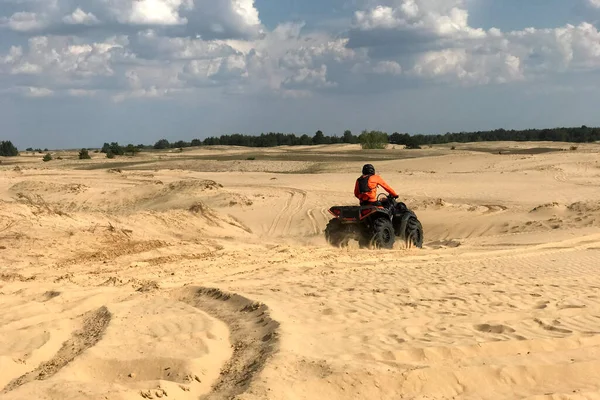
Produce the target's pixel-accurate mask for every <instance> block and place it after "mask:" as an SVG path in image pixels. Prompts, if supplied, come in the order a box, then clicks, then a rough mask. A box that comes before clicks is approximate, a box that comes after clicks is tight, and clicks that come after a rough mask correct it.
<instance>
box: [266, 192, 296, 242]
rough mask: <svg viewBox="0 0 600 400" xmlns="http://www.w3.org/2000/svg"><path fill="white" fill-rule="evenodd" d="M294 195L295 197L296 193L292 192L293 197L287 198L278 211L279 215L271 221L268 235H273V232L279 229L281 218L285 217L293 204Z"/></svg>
mask: <svg viewBox="0 0 600 400" xmlns="http://www.w3.org/2000/svg"><path fill="white" fill-rule="evenodd" d="M293 197H294V195H293V193H292V194H291V197H289V198H287V199H286V201H285V205H284V206H283V208H282V209H281V210H280V211H279V212H278V213H277V215H276V216H275V219H273V222H271V226H269V230H268V231H267V235H268V236H273V234H274V233H275V230H276V229H277V225H279V221H280V220H281V217H283V215H284V214H285V213H286V212H287V211H288V210H289V208H290V206H291V204H292V199H293Z"/></svg>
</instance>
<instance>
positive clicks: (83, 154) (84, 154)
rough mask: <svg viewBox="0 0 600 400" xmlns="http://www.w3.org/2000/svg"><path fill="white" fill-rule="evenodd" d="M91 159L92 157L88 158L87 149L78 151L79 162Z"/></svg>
mask: <svg viewBox="0 0 600 400" xmlns="http://www.w3.org/2000/svg"><path fill="white" fill-rule="evenodd" d="M91 158H92V157H91V156H90V153H89V150H88V149H81V151H79V159H80V160H90V159H91Z"/></svg>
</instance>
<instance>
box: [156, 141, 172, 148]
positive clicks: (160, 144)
mask: <svg viewBox="0 0 600 400" xmlns="http://www.w3.org/2000/svg"><path fill="white" fill-rule="evenodd" d="M170 147H171V144H170V143H169V141H168V140H167V139H160V140H159V141H158V142H156V143H155V144H154V148H155V149H157V150H164V149H168V148H170Z"/></svg>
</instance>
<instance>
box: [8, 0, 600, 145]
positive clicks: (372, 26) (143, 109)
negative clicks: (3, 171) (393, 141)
mask: <svg viewBox="0 0 600 400" xmlns="http://www.w3.org/2000/svg"><path fill="white" fill-rule="evenodd" d="M599 20H600V0H527V1H517V0H502V1H498V0H320V1H316V0H304V1H299V0H287V1H286V0H278V1H276V0H256V1H253V0H237V1H233V0H211V1H210V2H209V1H206V0H139V1H133V0H88V1H86V2H84V1H82V0H29V1H23V0H3V1H2V2H0V119H1V120H2V122H3V123H2V125H1V130H0V139H2V140H4V139H9V140H12V141H13V142H14V143H15V144H17V146H18V147H19V148H25V147H30V146H32V147H49V148H64V147H73V148H75V147H83V146H86V147H92V146H100V145H102V143H103V142H105V141H119V142H121V143H130V142H131V143H136V144H137V143H153V142H155V141H156V140H158V139H159V138H162V137H165V138H167V139H169V140H179V139H187V140H190V139H192V138H204V137H207V136H212V135H220V134H226V133H233V132H240V133H251V134H257V133H260V132H268V131H280V132H296V133H308V134H313V133H314V132H315V131H316V130H319V129H321V130H323V131H324V132H326V133H328V134H334V133H335V134H341V133H342V132H343V131H344V130H345V129H351V130H352V131H355V132H358V131H360V130H362V129H382V130H386V131H388V132H394V131H400V132H410V133H443V132H447V131H463V130H465V131H468V130H480V129H481V130H483V129H495V128H515V129H517V128H535V127H553V126H578V125H582V124H585V125H588V126H598V125H600V114H598V112H597V106H596V105H597V104H599V102H600V94H599V93H600V90H599V89H600V88H599V87H598V86H599V85H598V83H599V82H600V79H599V78H600V76H599V75H600V33H599V32H598V27H599V26H600V25H599V24H598V21H599Z"/></svg>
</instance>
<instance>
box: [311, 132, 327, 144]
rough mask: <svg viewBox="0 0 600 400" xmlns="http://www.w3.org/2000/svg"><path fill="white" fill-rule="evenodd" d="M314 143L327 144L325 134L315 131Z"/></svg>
mask: <svg viewBox="0 0 600 400" xmlns="http://www.w3.org/2000/svg"><path fill="white" fill-rule="evenodd" d="M312 144H325V135H324V134H323V132H321V131H317V132H315V136H313V138H312Z"/></svg>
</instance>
